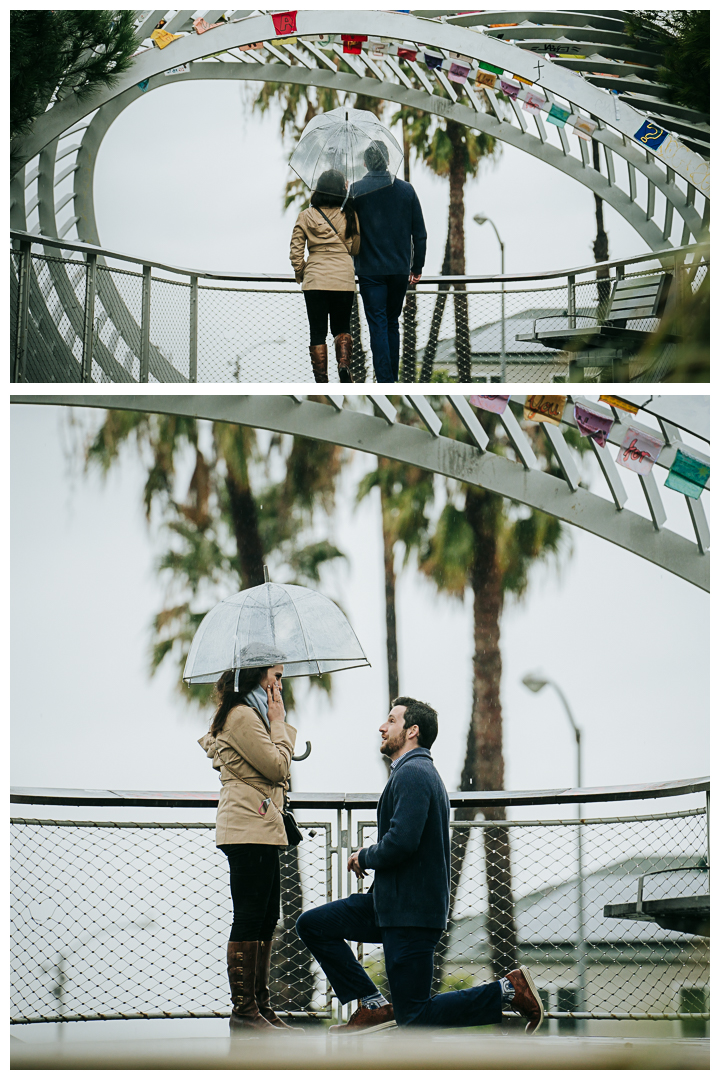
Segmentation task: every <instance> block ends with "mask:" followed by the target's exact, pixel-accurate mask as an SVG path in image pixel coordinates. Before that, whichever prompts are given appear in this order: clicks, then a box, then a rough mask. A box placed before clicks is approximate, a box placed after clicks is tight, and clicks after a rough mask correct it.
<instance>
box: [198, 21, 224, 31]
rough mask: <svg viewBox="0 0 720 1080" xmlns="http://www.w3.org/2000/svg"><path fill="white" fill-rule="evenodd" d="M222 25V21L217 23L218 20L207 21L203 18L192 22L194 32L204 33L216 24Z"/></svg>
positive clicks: (212, 28)
mask: <svg viewBox="0 0 720 1080" xmlns="http://www.w3.org/2000/svg"><path fill="white" fill-rule="evenodd" d="M222 25H223V23H219V22H214V23H207V22H205V20H204V19H196V20H195V22H194V23H193V30H194V31H195V33H196V34H204V33H206V32H207V31H208V30H214V29H215V27H216V26H222Z"/></svg>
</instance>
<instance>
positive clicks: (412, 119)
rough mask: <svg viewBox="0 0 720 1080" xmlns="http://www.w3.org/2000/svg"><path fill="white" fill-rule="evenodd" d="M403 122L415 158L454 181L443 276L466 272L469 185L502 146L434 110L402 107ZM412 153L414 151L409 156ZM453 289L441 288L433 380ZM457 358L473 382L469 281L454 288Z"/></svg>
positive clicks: (426, 372) (427, 370)
mask: <svg viewBox="0 0 720 1080" xmlns="http://www.w3.org/2000/svg"><path fill="white" fill-rule="evenodd" d="M398 120H400V121H402V124H403V133H404V137H405V143H406V145H407V147H408V149H409V148H412V149H414V151H415V154H416V157H417V158H418V159H419V160H420V161H422V162H423V163H424V164H425V165H427V167H428V168H429V169H430V170H431V171H432V172H434V173H435V175H436V176H443V177H447V178H448V181H449V185H450V204H449V209H448V231H447V239H446V242H445V256H444V259H443V265H442V270H441V271H440V272H441V274H442V275H443V276H444V275H447V274H453V275H455V274H457V275H463V274H464V273H465V184H466V182H467V179H468V177H469V176H472V177H474V176H477V173H478V170H479V168H480V163H481V161H482V160H483V159H484V158H485V159H488V160H494V159H497V157H498V155H499V154H500V149H501V148H500V144H499V143H498V142H496V140H495V139H493V138H492V136H490V135H486V134H485V133H484V132H480V131H473V130H472V129H470V128H466V127H465V126H464V125H463V124H459V123H458V122H457V121H456V120H441V119H439V118H438V117H434V116H432V115H431V114H430V113H425V112H422V111H420V110H418V109H409V108H406V107H405V106H403V107H402V108H401V109H400V111H399V112H398V113H396V114H395V116H394V117H393V123H395V122H397V121H398ZM408 156H409V154H408ZM447 297H448V292H447V290H446V289H439V290H438V295H437V299H436V301H435V307H434V310H433V315H432V319H431V323H430V330H429V334H428V341H427V344H426V346H425V351H424V353H423V364H422V371H421V375H420V381H421V382H430V380H431V378H432V371H433V365H434V362H435V354H436V351H437V344H438V339H439V334H440V325H441V323H442V318H443V314H444V311H445V304H446V302H447ZM454 302H455V303H454V308H455V358H456V363H457V373H458V380H459V381H460V382H471V381H472V364H471V357H470V329H469V318H468V301H467V295H466V291H465V286H464V285H462V284H461V285H456V286H455V287H454Z"/></svg>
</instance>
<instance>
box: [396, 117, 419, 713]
mask: <svg viewBox="0 0 720 1080" xmlns="http://www.w3.org/2000/svg"><path fill="white" fill-rule="evenodd" d="M402 132H403V176H404V179H405V183H406V184H409V183H410V143H409V141H408V135H407V123H406V121H405V117H404V116H403V121H402ZM416 376H417V296H416V294H415V286H414V285H412V284H410V285H408V291H407V294H406V296H405V306H404V308H403V343H402V375H401V376H400V378H401V381H402V382H406V383H408V382H415V381H416ZM395 696H397V695H395ZM390 700H391V701H392V697H391V698H390Z"/></svg>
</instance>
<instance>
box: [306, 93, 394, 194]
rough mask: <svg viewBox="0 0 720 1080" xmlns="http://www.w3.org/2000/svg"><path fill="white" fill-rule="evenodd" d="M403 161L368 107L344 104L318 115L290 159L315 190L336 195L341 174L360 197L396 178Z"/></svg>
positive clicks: (391, 139) (389, 136) (387, 132)
mask: <svg viewBox="0 0 720 1080" xmlns="http://www.w3.org/2000/svg"><path fill="white" fill-rule="evenodd" d="M402 160H403V152H402V148H401V147H400V145H399V143H398V142H397V140H396V139H395V137H394V136H393V135H391V133H390V131H389V130H388V129H387V128H386V127H385V125H384V124H381V123H380V121H379V120H378V118H377V116H375V114H374V113H371V112H368V111H367V110H366V109H350V108H345V107H343V108H340V109H333V110H332V112H326V113H319V114H318V115H317V116H314V117H313V118H312V120H311V121H310V123H309V124H308V125H307V127H306V128H305V130H304V131H303V133H302V135H301V137H300V141H299V143H298V144H297V146H296V147H295V150H294V151H293V154H292V157H291V158H290V168H291V169H292V170H293V171H294V172H296V173H297V175H298V176H299V177H300V179H301V180H302V181H303V183H304V184H306V185H307V187H309V188H310V190H311V191H325V192H328V193H330V194H336V191H337V189H336V187H335V186H334V184H333V180H335V182H337V181H336V176H333V175H332V174H337V173H340V174H341V176H342V178H343V179H344V180H345V182H346V183H347V187H348V194H349V195H352V196H353V197H355V198H357V197H359V196H360V195H365V194H367V193H368V192H370V191H376V190H377V189H378V188H381V187H387V186H388V185H389V184H392V182H393V181H394V179H395V174H396V173H397V171H398V169H399V168H400V165H401V164H402Z"/></svg>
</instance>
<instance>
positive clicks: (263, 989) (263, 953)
mask: <svg viewBox="0 0 720 1080" xmlns="http://www.w3.org/2000/svg"><path fill="white" fill-rule="evenodd" d="M271 953H272V939H271V940H270V941H261V942H259V946H258V957H257V966H256V968H255V1000H256V1002H257V1007H258V1009H259V1010H260V1014H261V1015H262V1016H264V1017H265V1019H266V1020H267V1022H268V1023H269V1024H272V1026H273V1027H275V1028H280V1029H282V1030H283V1031H291V1030H292V1029H291V1027H290V1025H289V1024H286V1023H285V1022H284V1021H283V1020H281V1019H280V1017H279V1016H278V1015H277V1013H276V1012H275V1010H274V1009H273V1007H272V1005H271V1004H270V986H269V983H270V954H271Z"/></svg>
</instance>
